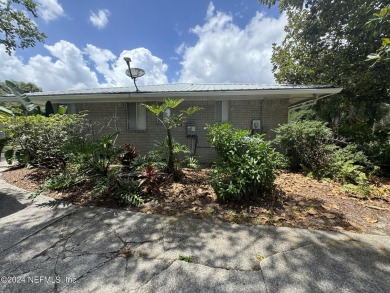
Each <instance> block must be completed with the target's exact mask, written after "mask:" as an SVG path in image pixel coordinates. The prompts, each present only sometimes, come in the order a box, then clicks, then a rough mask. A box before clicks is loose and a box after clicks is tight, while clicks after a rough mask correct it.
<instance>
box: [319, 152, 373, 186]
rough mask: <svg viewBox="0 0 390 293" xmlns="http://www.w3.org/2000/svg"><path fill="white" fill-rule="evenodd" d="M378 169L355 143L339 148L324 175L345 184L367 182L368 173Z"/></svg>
mask: <svg viewBox="0 0 390 293" xmlns="http://www.w3.org/2000/svg"><path fill="white" fill-rule="evenodd" d="M375 171H376V167H375V166H374V165H373V164H372V163H371V162H370V161H369V160H368V159H367V157H366V155H365V154H364V153H363V152H362V151H358V150H357V147H356V146H355V145H348V146H346V147H345V148H339V149H337V150H336V151H335V152H334V153H333V155H332V157H331V160H330V162H329V165H328V166H326V167H325V168H324V170H323V172H322V177H329V178H332V179H335V180H337V181H340V182H341V183H343V184H347V183H354V184H359V185H363V184H367V183H368V179H367V175H366V174H370V173H373V172H375Z"/></svg>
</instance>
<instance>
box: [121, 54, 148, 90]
mask: <svg viewBox="0 0 390 293" xmlns="http://www.w3.org/2000/svg"><path fill="white" fill-rule="evenodd" d="M123 59H124V60H125V62H126V64H127V67H128V69H126V71H125V73H126V75H127V76H130V78H131V79H132V80H133V82H134V85H135V88H136V89H137V92H139V90H138V87H137V84H136V83H135V81H136V80H137V78H138V77H141V76H143V75H144V74H145V70H143V69H141V68H130V62H131V58H129V57H124V58H123Z"/></svg>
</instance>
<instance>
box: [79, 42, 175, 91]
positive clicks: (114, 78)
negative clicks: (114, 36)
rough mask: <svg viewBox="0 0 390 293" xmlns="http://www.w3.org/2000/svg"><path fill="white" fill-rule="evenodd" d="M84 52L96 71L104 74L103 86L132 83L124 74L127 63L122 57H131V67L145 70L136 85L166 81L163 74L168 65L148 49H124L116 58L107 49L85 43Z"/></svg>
mask: <svg viewBox="0 0 390 293" xmlns="http://www.w3.org/2000/svg"><path fill="white" fill-rule="evenodd" d="M85 53H86V54H87V55H88V56H89V58H90V59H91V60H92V61H93V62H94V64H95V68H96V71H97V72H99V73H100V74H102V75H103V76H104V78H105V84H104V86H129V85H132V84H133V82H132V80H131V79H130V77H128V76H127V75H125V71H126V69H127V65H126V62H125V61H124V60H123V58H124V57H130V58H131V60H132V62H131V63H130V66H131V67H138V68H142V69H143V70H145V75H144V76H142V77H140V78H139V79H138V80H137V85H147V84H164V83H168V78H167V76H166V74H165V72H166V71H167V69H168V66H167V65H166V64H165V63H164V62H163V60H162V59H160V58H158V57H156V56H153V54H152V53H151V52H150V51H149V50H148V49H145V48H137V49H134V50H124V51H122V53H121V54H120V56H119V57H118V58H117V57H116V56H115V55H113V54H112V53H111V52H110V51H108V50H103V49H100V48H97V47H95V46H93V45H87V48H86V49H85Z"/></svg>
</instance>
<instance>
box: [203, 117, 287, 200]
mask: <svg viewBox="0 0 390 293" xmlns="http://www.w3.org/2000/svg"><path fill="white" fill-rule="evenodd" d="M208 129H209V132H208V134H207V138H208V141H209V142H210V143H211V144H212V146H213V147H214V148H215V150H216V152H217V160H216V166H215V168H214V170H213V172H212V174H211V178H210V181H211V185H212V186H213V188H214V190H215V192H216V194H217V197H218V198H219V199H222V200H231V199H242V198H244V197H245V198H247V197H258V196H263V195H265V193H266V192H268V191H271V190H273V188H274V180H275V179H276V176H277V174H276V171H275V168H276V167H277V166H278V165H280V164H281V163H282V157H281V155H280V154H279V153H277V152H276V151H275V150H274V149H273V148H272V147H271V144H270V142H267V141H264V140H263V139H262V135H254V136H249V134H250V132H249V131H246V130H237V129H233V128H232V127H231V125H230V124H229V123H224V124H219V125H211V126H210V125H209V126H208Z"/></svg>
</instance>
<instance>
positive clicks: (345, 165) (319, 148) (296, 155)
mask: <svg viewBox="0 0 390 293" xmlns="http://www.w3.org/2000/svg"><path fill="white" fill-rule="evenodd" d="M276 133H277V135H276V139H275V140H274V143H277V144H278V145H279V146H280V147H281V148H282V149H284V150H285V152H286V156H287V158H288V161H289V167H290V169H292V170H299V169H301V170H302V169H303V170H305V171H307V172H309V173H312V174H313V175H314V176H316V177H318V178H331V179H333V180H336V181H339V182H341V183H342V184H344V185H348V186H349V187H351V186H353V185H355V186H357V187H358V189H359V190H362V191H364V193H365V195H366V193H367V190H368V185H369V183H368V177H369V176H370V175H372V174H374V173H375V172H376V171H377V169H378V168H377V167H376V166H375V165H374V164H372V163H371V161H370V160H369V159H368V157H367V156H366V155H365V154H364V152H362V151H360V150H359V149H358V147H357V145H354V144H349V145H347V146H345V147H342V146H339V145H336V144H334V143H333V142H337V140H336V139H335V138H334V137H333V133H332V131H331V130H330V129H328V128H327V127H326V124H324V123H322V122H319V121H302V122H295V123H291V124H287V125H282V126H280V127H279V128H278V129H276ZM343 145H345V143H343Z"/></svg>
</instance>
